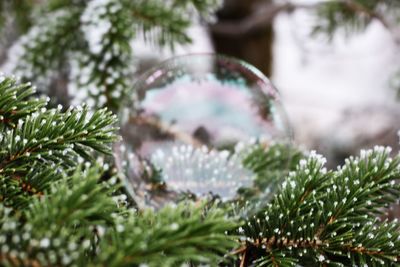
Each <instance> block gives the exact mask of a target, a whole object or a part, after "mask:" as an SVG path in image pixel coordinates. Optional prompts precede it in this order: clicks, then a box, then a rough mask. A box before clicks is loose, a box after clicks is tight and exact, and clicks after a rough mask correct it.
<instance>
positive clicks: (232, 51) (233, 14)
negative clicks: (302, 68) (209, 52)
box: [210, 0, 275, 75]
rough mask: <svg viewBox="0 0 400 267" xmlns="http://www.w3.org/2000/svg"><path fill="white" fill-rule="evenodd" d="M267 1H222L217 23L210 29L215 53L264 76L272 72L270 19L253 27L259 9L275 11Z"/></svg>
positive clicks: (272, 33) (271, 29)
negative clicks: (227, 56) (243, 64)
mask: <svg viewBox="0 0 400 267" xmlns="http://www.w3.org/2000/svg"><path fill="white" fill-rule="evenodd" d="M271 2H272V1H270V0H225V3H224V7H223V8H222V9H221V10H220V11H219V12H218V14H217V17H218V22H217V23H216V24H214V25H210V32H211V36H212V39H213V43H214V47H215V50H216V52H217V53H221V54H225V55H229V56H234V57H237V58H240V59H243V60H245V61H248V62H249V63H251V64H253V65H254V66H256V67H257V68H258V69H260V70H261V71H262V72H263V73H264V74H266V75H271V72H272V59H273V57H272V45H273V40H274V31H273V23H272V22H273V16H274V15H275V14H272V13H271V15H272V16H271V19H269V18H265V19H267V20H266V23H263V25H261V27H260V26H257V25H253V24H254V20H257V18H256V16H255V15H256V13H257V12H258V10H257V9H258V7H259V6H261V5H262V6H263V8H264V9H265V8H272V9H273V8H274V5H273V4H272V3H271Z"/></svg>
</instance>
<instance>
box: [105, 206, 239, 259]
mask: <svg viewBox="0 0 400 267" xmlns="http://www.w3.org/2000/svg"><path fill="white" fill-rule="evenodd" d="M235 225H236V224H235V223H234V222H232V221H229V220H228V219H226V218H225V214H224V210H221V209H218V208H216V207H211V208H206V203H202V204H200V205H199V204H190V203H181V204H179V205H178V206H177V207H173V206H167V207H165V208H163V209H162V210H160V211H159V212H157V213H155V212H154V211H152V210H145V211H144V212H143V213H141V214H138V215H136V216H135V215H134V216H131V217H129V218H127V219H124V220H123V222H121V227H119V228H120V231H117V232H115V233H108V234H107V233H106V235H105V238H104V239H103V241H104V242H102V243H101V245H100V247H101V251H102V254H101V255H100V261H101V262H102V265H103V266H138V265H140V264H145V265H146V264H147V265H148V266H179V265H180V264H184V263H188V262H192V263H203V264H211V266H216V264H217V263H218V262H220V261H223V255H224V254H225V253H226V252H227V251H229V250H230V249H232V248H233V247H234V245H235V242H234V241H233V239H232V238H231V237H229V236H228V235H226V234H225V232H226V231H229V230H231V229H233V228H234V227H235ZM117 228H118V227H117ZM110 242H112V243H113V246H109V243H110Z"/></svg>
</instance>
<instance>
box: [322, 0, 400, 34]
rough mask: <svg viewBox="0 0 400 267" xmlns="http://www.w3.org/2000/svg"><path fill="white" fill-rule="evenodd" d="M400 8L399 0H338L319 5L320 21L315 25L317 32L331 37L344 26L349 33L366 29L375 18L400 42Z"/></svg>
mask: <svg viewBox="0 0 400 267" xmlns="http://www.w3.org/2000/svg"><path fill="white" fill-rule="evenodd" d="M398 8H400V5H399V2H398V1H392V0H380V1H375V0H374V1H371V0H336V1H329V2H326V3H323V4H321V5H319V7H318V8H317V16H318V18H319V21H321V22H320V23H318V25H317V26H316V27H315V29H314V32H315V33H320V32H322V33H326V34H328V36H329V37H330V38H332V36H333V35H334V33H335V32H336V31H337V30H338V29H340V28H344V29H345V30H346V32H347V33H349V32H354V31H359V30H362V29H365V28H366V27H367V26H368V25H369V24H370V23H371V22H372V21H373V20H377V21H379V22H380V23H381V24H382V25H383V26H384V27H385V28H387V30H389V31H390V32H391V33H392V34H393V36H394V39H395V41H396V42H399V36H398V33H396V30H395V27H397V22H398V18H399V16H398V13H396V11H395V10H397V9H398Z"/></svg>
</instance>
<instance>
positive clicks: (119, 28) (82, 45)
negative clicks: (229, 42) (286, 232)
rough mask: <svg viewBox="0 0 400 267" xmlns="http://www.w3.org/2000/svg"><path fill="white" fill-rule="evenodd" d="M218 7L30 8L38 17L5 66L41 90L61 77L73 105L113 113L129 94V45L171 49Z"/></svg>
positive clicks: (59, 0) (177, 2) (108, 3)
mask: <svg viewBox="0 0 400 267" xmlns="http://www.w3.org/2000/svg"><path fill="white" fill-rule="evenodd" d="M11 2H13V1H11ZM23 2H24V1H23ZM218 5H219V1H217V0H208V1H197V0H173V1H161V0H146V1H130V0H90V1H86V0H76V1H64V0H49V1H43V2H42V3H38V4H36V5H34V6H35V8H34V10H35V12H37V13H38V15H37V16H35V17H34V18H33V23H32V26H31V27H30V29H29V31H28V32H27V33H26V34H23V35H22V36H21V37H20V39H19V41H18V42H17V43H16V44H15V45H14V46H13V47H12V48H11V49H10V53H9V54H10V57H14V59H12V60H11V62H9V63H8V64H9V66H10V68H12V69H14V71H13V72H14V74H16V75H18V76H20V77H22V78H24V79H25V80H30V81H33V82H35V83H36V84H40V85H41V87H43V88H47V87H48V86H49V85H50V82H51V81H52V80H53V79H54V78H56V77H58V76H60V75H61V74H65V73H67V77H69V78H68V79H69V82H68V83H69V87H68V89H69V96H70V97H75V100H76V101H75V102H77V103H80V102H81V101H83V100H85V101H87V103H88V105H89V106H97V107H103V106H108V107H109V108H111V109H112V110H114V111H116V110H118V107H119V103H120V100H121V99H123V98H124V96H125V95H126V93H127V91H128V90H129V89H131V88H130V84H132V78H133V74H134V69H133V68H132V67H133V65H134V60H133V59H134V57H135V54H134V51H132V48H131V42H132V40H134V39H135V38H137V37H138V36H140V35H143V36H144V38H145V39H146V40H147V41H148V42H150V43H153V44H155V45H160V46H169V47H171V48H173V47H174V45H176V44H186V43H189V42H190V41H191V39H190V38H189V36H188V35H187V30H188V28H189V27H190V25H191V24H192V21H193V18H194V17H195V16H202V17H204V18H209V17H210V16H211V12H212V11H213V10H214V9H215V8H216V7H217V6H218ZM17 6H18V5H16V6H15V8H16V7H17ZM13 7H14V6H13Z"/></svg>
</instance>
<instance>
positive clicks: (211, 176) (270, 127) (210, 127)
mask: <svg viewBox="0 0 400 267" xmlns="http://www.w3.org/2000/svg"><path fill="white" fill-rule="evenodd" d="M121 118H122V122H121V134H122V137H123V140H124V141H123V144H122V146H123V150H124V152H123V153H125V154H126V155H120V156H119V157H120V158H121V159H122V161H124V162H125V163H124V164H120V165H121V166H120V168H122V169H123V170H124V172H125V173H126V178H127V181H128V182H129V185H128V187H130V188H131V189H132V194H135V191H138V190H145V188H146V186H144V187H140V188H139V187H138V186H137V181H136V182H135V181H134V180H135V179H132V177H131V176H132V170H130V169H132V168H133V169H136V171H137V169H140V168H142V169H146V168H144V167H140V168H139V167H138V166H137V164H135V165H136V166H133V165H132V164H130V163H131V162H130V161H131V159H129V158H132V155H131V156H129V154H132V153H133V154H134V155H135V157H136V158H137V159H140V160H139V161H141V162H142V163H143V162H146V164H147V169H148V170H149V169H153V171H154V170H156V171H159V176H160V177H159V178H160V181H161V182H164V183H165V186H166V188H168V190H172V191H174V192H191V193H193V194H195V195H196V196H201V195H204V194H206V193H207V192H210V193H212V194H216V195H219V196H221V197H222V198H223V199H226V200H227V199H232V198H233V197H234V196H235V192H236V191H237V189H238V188H239V187H241V186H251V184H252V174H251V173H249V172H248V171H247V170H245V169H244V168H243V167H242V164H241V158H240V157H239V156H238V155H237V153H236V152H235V149H234V148H235V146H236V147H238V146H237V144H238V143H239V146H243V143H249V140H253V141H252V143H254V142H255V141H254V140H264V142H266V143H270V142H275V141H280V142H288V141H290V140H291V131H290V127H289V124H288V120H287V117H286V114H285V112H284V110H283V108H282V105H281V103H280V100H279V94H278V92H277V90H276V89H275V88H274V87H273V85H272V84H271V82H270V81H269V80H268V79H267V78H266V77H265V76H264V75H263V74H262V73H261V72H260V71H259V70H257V69H256V68H255V67H253V66H251V65H250V64H248V63H245V62H243V61H241V60H237V59H234V58H230V57H226V56H221V55H213V54H196V55H188V56H179V57H175V58H172V59H170V60H167V61H165V62H162V63H161V64H159V65H157V66H155V67H154V68H152V69H150V70H149V71H147V72H146V73H144V74H143V75H142V76H141V77H139V79H138V81H137V82H136V84H135V85H134V90H133V93H132V97H131V99H129V100H128V101H126V104H125V108H124V109H123V111H122V114H121ZM146 164H145V165H146ZM206 167H207V168H206ZM133 172H135V171H133ZM142 173H143V172H142ZM136 176H140V175H139V174H136ZM141 193H143V192H141ZM148 193H149V192H148ZM149 194H150V193H149Z"/></svg>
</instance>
